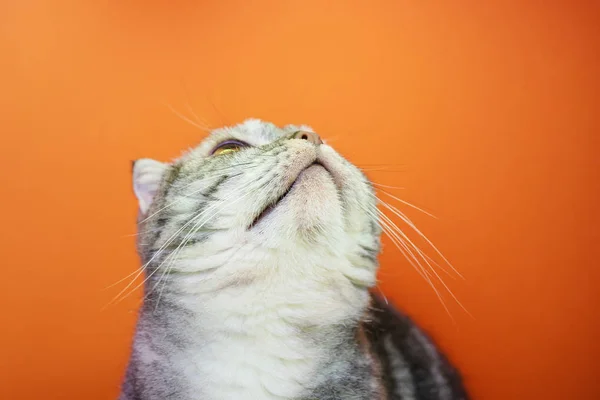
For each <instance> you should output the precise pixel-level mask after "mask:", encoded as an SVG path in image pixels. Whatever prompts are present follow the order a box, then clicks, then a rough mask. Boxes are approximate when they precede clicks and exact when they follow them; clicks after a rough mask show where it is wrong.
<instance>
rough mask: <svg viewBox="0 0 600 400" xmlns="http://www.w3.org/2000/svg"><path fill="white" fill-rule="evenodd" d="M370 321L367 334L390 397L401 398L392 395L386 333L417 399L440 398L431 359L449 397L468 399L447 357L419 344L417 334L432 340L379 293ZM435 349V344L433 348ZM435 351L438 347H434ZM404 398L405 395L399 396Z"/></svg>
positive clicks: (391, 376)
mask: <svg viewBox="0 0 600 400" xmlns="http://www.w3.org/2000/svg"><path fill="white" fill-rule="evenodd" d="M372 318H373V321H372V322H371V323H369V324H368V325H367V330H366V332H367V334H368V336H369V339H370V340H371V341H372V344H373V350H374V351H375V352H376V354H377V356H378V357H379V359H380V360H381V361H382V366H383V368H384V383H385V386H386V387H387V388H389V390H390V400H401V399H400V397H399V396H396V397H394V396H393V395H391V394H392V393H394V391H396V389H397V384H398V383H397V382H394V375H395V374H394V371H393V370H392V368H391V365H390V362H389V361H390V359H389V357H390V356H389V354H388V351H387V350H386V348H385V346H384V339H385V338H386V336H389V337H390V338H391V341H392V343H393V345H394V347H395V348H396V349H397V350H398V352H399V353H400V354H401V355H402V356H403V358H404V360H405V361H406V363H407V364H408V366H409V369H410V372H411V375H412V378H413V383H414V387H415V389H416V390H415V391H416V393H415V394H416V399H417V400H442V397H440V394H441V392H442V390H444V388H443V387H440V386H439V385H438V383H437V382H436V381H435V379H434V376H433V375H432V374H431V366H432V363H437V367H438V368H439V372H440V373H441V375H442V376H443V377H444V380H445V384H446V385H447V386H446V388H447V389H448V391H449V398H448V400H467V399H468V396H467V394H466V391H465V389H464V387H463V384H462V379H461V377H460V375H459V373H458V371H456V369H454V368H453V367H452V366H451V365H450V363H449V362H448V360H447V359H446V357H445V356H444V355H443V354H441V353H439V352H438V353H437V354H436V357H435V359H431V357H430V355H429V354H428V352H427V350H426V348H425V347H424V346H423V345H422V344H421V342H420V340H419V338H418V337H417V336H416V335H418V334H421V335H423V336H422V337H423V338H425V339H426V340H428V341H429V342H430V343H431V344H432V346H434V347H435V343H433V341H431V339H430V338H429V337H428V336H427V335H426V334H424V333H423V332H422V331H420V330H419V328H418V327H417V326H416V325H415V324H414V322H413V321H412V320H411V319H410V318H409V317H407V316H405V315H403V314H401V313H399V312H398V311H397V310H395V309H394V308H393V307H392V306H390V305H387V304H386V303H385V302H384V301H383V300H381V299H380V298H379V297H378V296H373V307H372ZM436 349H437V348H436ZM436 351H438V350H436ZM402 400H404V399H402Z"/></svg>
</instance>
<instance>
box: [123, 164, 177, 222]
mask: <svg viewBox="0 0 600 400" xmlns="http://www.w3.org/2000/svg"><path fill="white" fill-rule="evenodd" d="M168 168H169V164H165V163H162V162H160V161H156V160H152V159H149V158H141V159H139V160H136V161H133V165H132V170H133V171H132V173H133V191H134V192H135V196H136V197H137V199H138V203H139V206H140V211H141V212H142V214H146V213H147V212H148V209H149V208H150V205H151V204H152V201H153V200H154V196H155V195H156V192H157V191H158V188H159V186H160V183H161V181H162V178H163V175H164V174H165V171H166V170H167V169H168Z"/></svg>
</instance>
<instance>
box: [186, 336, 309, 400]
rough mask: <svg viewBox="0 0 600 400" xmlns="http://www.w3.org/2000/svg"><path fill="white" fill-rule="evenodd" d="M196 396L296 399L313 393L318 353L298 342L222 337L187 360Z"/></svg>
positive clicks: (205, 398) (225, 399)
mask: <svg viewBox="0 0 600 400" xmlns="http://www.w3.org/2000/svg"><path fill="white" fill-rule="evenodd" d="M189 362H190V365H189V366H188V367H187V368H186V369H187V370H186V374H190V375H191V376H190V378H191V379H190V382H191V383H192V386H193V387H192V392H196V393H201V394H202V396H201V398H202V399H203V400H213V399H215V400H216V399H219V400H228V399H232V400H233V399H235V400H246V399H248V400H250V399H264V400H269V399H277V400H284V399H290V400H291V399H296V398H299V397H300V396H301V395H302V394H303V393H306V392H307V390H308V389H310V387H311V381H312V380H313V379H314V376H315V373H316V371H317V368H318V364H319V357H318V352H317V351H316V350H315V349H314V348H311V347H309V346H308V345H307V344H306V343H302V341H301V340H299V339H298V338H296V337H293V336H290V337H273V336H272V335H270V334H268V333H265V335H264V336H262V337H260V338H257V337H254V338H251V337H243V336H240V337H237V338H235V337H224V338H219V339H215V340H213V341H211V342H210V343H207V344H205V345H204V346H202V348H200V349H198V351H197V352H195V354H194V355H192V356H191V357H190V358H189Z"/></svg>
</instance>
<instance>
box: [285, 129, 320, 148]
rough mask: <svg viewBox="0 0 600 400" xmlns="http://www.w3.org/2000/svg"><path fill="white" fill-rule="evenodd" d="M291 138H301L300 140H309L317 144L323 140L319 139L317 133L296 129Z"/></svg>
mask: <svg viewBox="0 0 600 400" xmlns="http://www.w3.org/2000/svg"><path fill="white" fill-rule="evenodd" d="M291 138H292V139H302V140H308V141H309V142H311V143H312V144H314V145H316V146H318V145H320V144H321V143H323V141H322V140H321V138H320V137H319V135H317V134H316V133H314V132H308V131H298V132H295V133H294V134H293V135H292V137H291Z"/></svg>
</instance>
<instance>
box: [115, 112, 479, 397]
mask: <svg viewBox="0 0 600 400" xmlns="http://www.w3.org/2000/svg"><path fill="white" fill-rule="evenodd" d="M133 180H134V190H135V193H136V196H137V198H138V200H139V209H140V217H139V221H138V229H139V241H138V251H139V254H140V256H141V259H142V262H143V264H144V265H143V269H144V271H145V274H146V281H145V291H144V293H145V297H144V301H143V305H142V307H141V310H140V315H139V320H138V324H137V329H136V333H135V338H134V342H133V350H132V354H131V359H130V362H129V366H128V369H127V373H126V377H125V382H124V384H123V387H122V393H121V396H120V399H121V400H164V399H178V400H179V399H180V400H191V399H194V400H228V399H235V400H246V399H257V400H258V399H260V400H262V399H264V400H275V399H277V400H286V399H289V400H292V399H293V400H309V399H319V400H333V399H339V400H367V399H369V400H386V399H387V400H392V399H393V400H396V399H398V400H400V399H402V400H416V399H419V400H426V399H427V400H429V399H431V400H434V399H435V400H458V399H466V398H467V395H466V394H465V390H464V389H463V386H462V384H461V380H460V377H459V375H458V373H457V372H456V370H454V369H453V368H452V367H451V366H450V365H449V363H448V362H447V361H446V359H445V358H444V356H443V355H441V354H440V353H439V352H438V350H436V348H435V346H434V344H433V343H432V342H431V340H430V339H429V338H428V337H427V336H426V335H425V334H424V333H423V332H422V331H421V330H419V328H417V327H416V326H415V325H414V324H413V323H412V322H411V321H410V320H409V319H408V318H407V317H406V316H404V315H402V314H399V313H398V312H396V311H395V310H393V309H392V308H390V307H389V306H388V305H386V304H385V303H384V302H382V301H380V300H379V299H378V298H377V297H374V296H372V295H371V294H370V291H369V289H370V288H372V287H373V286H374V285H375V283H376V278H375V275H376V271H377V255H378V253H379V249H380V233H381V231H380V225H379V221H378V218H377V213H376V198H375V195H374V192H373V189H372V186H371V184H370V182H369V181H368V180H367V178H366V177H365V176H364V175H363V174H362V173H361V171H360V170H359V169H358V168H356V167H355V166H353V165H352V164H350V163H349V162H348V161H346V160H345V159H343V158H342V157H341V156H340V155H339V154H338V153H336V152H335V151H334V150H333V149H332V148H331V147H330V146H328V145H326V144H324V143H323V142H322V141H321V139H320V138H319V136H318V135H317V134H316V133H314V132H313V131H312V130H311V129H310V128H309V127H306V126H300V127H298V126H286V127H283V128H278V127H276V126H275V125H273V124H271V123H266V122H261V121H259V120H248V121H246V122H244V123H243V124H240V125H237V126H235V127H231V128H222V129H217V130H215V131H213V132H212V133H211V134H210V136H209V137H208V138H207V139H206V140H204V142H202V144H200V145H199V146H198V147H196V148H195V149H193V150H191V151H190V152H188V153H187V154H185V155H184V156H182V157H181V158H179V159H178V160H176V161H175V162H173V163H171V164H163V163H160V162H157V161H153V160H149V159H142V160H138V161H137V162H135V163H134V167H133Z"/></svg>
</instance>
